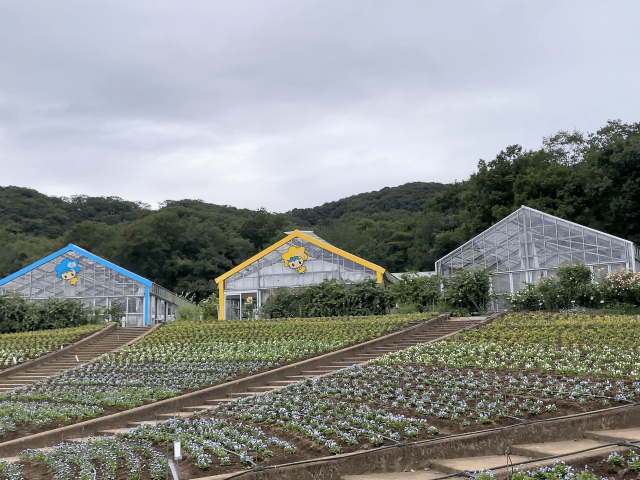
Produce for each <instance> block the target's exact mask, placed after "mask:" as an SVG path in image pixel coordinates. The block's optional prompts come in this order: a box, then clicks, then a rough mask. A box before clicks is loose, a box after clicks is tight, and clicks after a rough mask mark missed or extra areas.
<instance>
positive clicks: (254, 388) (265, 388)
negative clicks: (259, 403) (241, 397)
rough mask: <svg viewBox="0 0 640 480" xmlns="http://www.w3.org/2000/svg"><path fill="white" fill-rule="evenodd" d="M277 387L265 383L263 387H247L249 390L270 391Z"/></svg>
mask: <svg viewBox="0 0 640 480" xmlns="http://www.w3.org/2000/svg"><path fill="white" fill-rule="evenodd" d="M277 389H278V387H274V386H273V385H271V386H269V385H266V386H264V387H249V389H248V390H249V391H250V392H271V391H273V390H277Z"/></svg>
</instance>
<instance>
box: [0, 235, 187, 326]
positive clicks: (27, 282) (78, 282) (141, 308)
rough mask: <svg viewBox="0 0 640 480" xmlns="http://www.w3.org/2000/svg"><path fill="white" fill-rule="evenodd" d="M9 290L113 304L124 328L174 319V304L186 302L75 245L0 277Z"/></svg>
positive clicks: (0, 290) (0, 289) (37, 297)
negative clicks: (117, 310)
mask: <svg viewBox="0 0 640 480" xmlns="http://www.w3.org/2000/svg"><path fill="white" fill-rule="evenodd" d="M11 292H12V293H14V294H16V295H20V296H22V297H24V298H27V299H29V300H32V301H34V302H38V301H43V300H46V299H49V298H59V299H74V300H77V301H79V302H81V303H82V304H84V305H86V306H93V307H102V308H104V309H109V308H111V307H112V306H113V305H114V304H117V305H118V307H119V309H120V311H121V313H122V324H123V326H126V327H139V326H144V325H153V324H155V323H157V322H160V321H171V320H174V319H175V318H176V315H177V312H178V307H179V306H180V305H185V304H187V303H189V302H188V301H187V300H185V299H184V298H182V297H180V296H178V295H176V294H175V293H173V292H171V291H169V290H167V289H165V288H163V287H161V286H160V285H157V284H155V283H153V282H152V281H151V280H147V279H146V278H143V277H141V276H139V275H136V274H135V273H133V272H130V271H128V270H126V269H124V268H122V267H119V266H117V265H115V264H113V263H111V262H109V261H107V260H105V259H103V258H100V257H98V256H97V255H94V254H92V253H91V252H88V251H86V250H84V249H82V248H80V247H77V246H76V245H73V244H69V245H68V246H66V247H64V248H62V249H60V250H58V251H57V252H54V253H52V254H51V255H49V256H47V257H45V258H43V259H41V260H39V261H37V262H35V263H33V264H32V265H29V266H28V267H25V268H23V269H22V270H20V271H18V272H16V273H14V274H13V275H9V276H8V277H6V278H4V279H2V280H0V294H7V293H11Z"/></svg>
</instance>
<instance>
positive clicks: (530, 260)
mask: <svg viewBox="0 0 640 480" xmlns="http://www.w3.org/2000/svg"><path fill="white" fill-rule="evenodd" d="M639 258H640V249H638V246H637V245H635V244H634V243H633V242H631V241H629V240H625V239H623V238H619V237H616V236H613V235H609V234H607V233H604V232H600V231H598V230H594V229H593V228H589V227H585V226H582V225H578V224H577V223H573V222H570V221H568V220H563V219H562V218H558V217H556V216H554V215H549V214H548V213H544V212H541V211H539V210H535V209H533V208H530V207H526V206H522V207H521V208H519V209H518V210H516V211H515V212H513V213H512V214H511V215H509V216H508V217H506V218H503V219H502V220H500V221H499V222H497V223H496V224H495V225H493V226H492V227H490V228H488V229H487V230H485V231H484V232H482V233H481V234H480V235H477V236H476V237H474V238H472V239H471V240H469V241H468V242H466V243H465V244H464V245H461V246H460V247H458V248H456V249H455V250H454V251H453V252H451V253H449V254H447V255H445V256H444V257H442V258H441V259H440V260H438V261H436V271H437V272H438V273H439V274H441V275H443V276H445V277H448V276H451V275H452V274H453V273H454V272H455V271H456V270H460V269H465V270H467V269H473V268H487V269H489V270H490V271H491V272H492V280H491V286H492V291H493V292H494V293H512V292H515V291H517V290H520V289H521V288H523V287H524V286H525V284H527V283H533V284H535V283H538V282H539V281H540V279H541V278H542V277H543V276H550V277H553V276H555V274H556V272H557V270H558V267H559V266H560V265H562V264H564V263H574V264H575V263H584V264H586V265H588V266H589V268H590V269H591V271H592V272H593V274H594V278H598V277H601V276H603V275H605V274H606V273H608V272H612V271H618V270H624V269H626V270H632V271H633V272H637V271H640V262H639V260H638V259H639Z"/></svg>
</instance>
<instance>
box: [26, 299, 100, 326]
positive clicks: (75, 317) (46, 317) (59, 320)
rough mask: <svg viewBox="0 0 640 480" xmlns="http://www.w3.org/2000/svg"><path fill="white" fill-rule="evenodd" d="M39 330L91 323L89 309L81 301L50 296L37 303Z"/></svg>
mask: <svg viewBox="0 0 640 480" xmlns="http://www.w3.org/2000/svg"><path fill="white" fill-rule="evenodd" d="M36 309H37V315H38V318H39V325H38V330H49V329H51V328H66V327H78V326H80V325H86V324H87V323H89V315H88V314H89V309H88V308H87V307H84V306H83V305H82V304H81V303H80V302H76V301H73V300H60V299H57V298H50V299H48V300H45V301H44V302H42V303H37V304H36Z"/></svg>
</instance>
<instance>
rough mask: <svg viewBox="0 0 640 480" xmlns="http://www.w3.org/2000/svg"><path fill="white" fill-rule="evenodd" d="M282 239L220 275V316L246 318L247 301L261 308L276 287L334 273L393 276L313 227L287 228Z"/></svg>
mask: <svg viewBox="0 0 640 480" xmlns="http://www.w3.org/2000/svg"><path fill="white" fill-rule="evenodd" d="M285 234H286V235H287V236H286V237H285V238H283V239H282V240H280V241H278V242H276V243H274V244H273V245H271V246H270V247H268V248H266V249H264V250H263V251H261V252H260V253H258V254H257V255H254V256H253V257H251V258H250V259H248V260H247V261H246V262H243V263H241V264H240V265H238V266H237V267H235V268H233V269H231V270H229V271H228V272H227V273H225V274H224V275H221V276H219V277H218V278H216V283H217V284H218V289H219V299H220V306H219V309H218V316H219V318H220V320H232V319H241V318H243V305H246V304H247V301H249V302H250V304H251V305H252V306H253V308H260V306H261V305H263V304H264V303H265V302H266V301H267V300H268V299H269V297H270V296H271V295H272V294H273V292H274V290H276V289H278V288H282V287H286V288H290V289H296V288H300V287H306V286H309V285H314V284H318V283H320V282H322V281H323V280H324V279H325V278H335V279H336V280H337V281H338V282H340V283H343V284H351V283H356V282H360V281H363V280H366V279H375V280H376V282H377V283H379V284H381V286H384V283H385V281H389V282H390V281H393V278H392V277H391V276H390V275H389V274H388V273H387V272H386V270H385V269H384V268H383V267H381V266H379V265H376V264H374V263H371V262H368V261H367V260H364V259H362V258H360V257H357V256H356V255H353V254H351V253H349V252H345V251H344V250H341V249H339V248H337V247H334V246H333V245H331V244H330V243H329V242H327V241H326V240H324V239H322V238H320V237H319V236H317V235H316V234H315V233H313V232H311V231H300V230H294V231H292V232H285Z"/></svg>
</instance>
